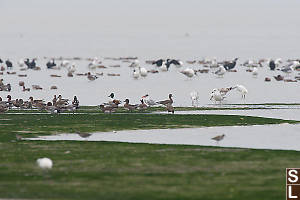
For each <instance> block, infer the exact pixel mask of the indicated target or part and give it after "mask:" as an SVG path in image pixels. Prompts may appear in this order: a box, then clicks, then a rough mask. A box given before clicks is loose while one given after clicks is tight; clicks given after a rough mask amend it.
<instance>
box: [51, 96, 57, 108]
mask: <svg viewBox="0 0 300 200" xmlns="http://www.w3.org/2000/svg"><path fill="white" fill-rule="evenodd" d="M56 102H57V97H56V95H54V97H53V99H52V105H54V106H56Z"/></svg>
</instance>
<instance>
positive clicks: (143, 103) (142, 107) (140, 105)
mask: <svg viewBox="0 0 300 200" xmlns="http://www.w3.org/2000/svg"><path fill="white" fill-rule="evenodd" d="M140 101H141V104H139V106H138V108H139V110H146V109H147V108H148V105H147V104H145V102H144V99H141V100H140Z"/></svg>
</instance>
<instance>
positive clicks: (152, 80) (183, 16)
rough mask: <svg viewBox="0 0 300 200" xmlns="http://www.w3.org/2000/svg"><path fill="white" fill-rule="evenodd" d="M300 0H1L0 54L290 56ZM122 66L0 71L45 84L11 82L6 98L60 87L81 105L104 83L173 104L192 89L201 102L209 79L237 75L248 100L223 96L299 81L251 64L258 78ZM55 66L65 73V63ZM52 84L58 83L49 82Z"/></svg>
mask: <svg viewBox="0 0 300 200" xmlns="http://www.w3.org/2000/svg"><path fill="white" fill-rule="evenodd" d="M299 6H300V1H297V0H289V1H279V0H253V1H239V0H227V1H222V0H212V1H204V0H189V1H178V0H172V1H171V0H153V1H144V0H128V1H121V0H113V1H102V0H100V1H96V0H86V1H79V0H72V1H71V0H67V1H59V0H51V1H47V0H44V1H40V0H28V1H22V0H0V8H1V12H0V24H1V31H0V57H2V58H8V57H9V58H12V59H13V60H14V61H17V60H18V59H19V58H23V57H27V56H29V57H33V56H34V57H36V56H37V57H40V58H41V57H42V56H48V57H50V56H71V57H73V56H82V57H94V56H98V57H99V58H103V57H105V56H113V57H118V56H138V57H139V58H140V59H141V61H144V60H145V59H155V58H161V57H176V58H179V59H182V60H187V59H201V58H203V57H214V56H216V57H217V58H218V59H223V58H227V59H231V58H234V57H240V58H241V59H245V58H262V57H265V58H270V57H273V58H277V57H281V58H298V56H299V41H300V34H299V30H300V20H299V19H300V12H299ZM38 62H39V63H40V64H41V63H42V64H44V63H45V61H44V60H39V61H38ZM141 63H144V62H141ZM78 65H79V66H78V68H79V70H78V71H79V72H80V71H81V72H86V71H87V68H86V65H87V63H78ZM43 66H44V65H43ZM126 66H127V64H122V68H121V69H113V70H112V69H110V70H107V72H112V71H114V72H116V73H118V72H121V77H119V78H117V77H107V76H106V77H104V78H101V79H103V80H100V79H98V80H97V81H95V82H88V81H87V79H86V78H83V77H75V78H74V79H66V78H63V79H53V78H50V77H49V75H50V74H54V72H52V71H47V72H45V71H46V70H43V71H40V72H30V76H29V77H27V78H23V79H21V78H17V79H16V78H15V76H8V75H6V76H5V77H4V79H5V81H6V82H11V83H12V84H13V86H14V87H16V85H17V84H18V81H19V80H25V83H26V84H27V86H29V87H30V86H31V85H32V84H39V85H41V86H42V87H44V88H47V89H45V90H43V91H39V92H37V91H32V92H30V93H24V92H22V91H21V89H20V88H18V89H14V90H13V91H12V95H13V97H15V98H16V97H22V98H28V97H29V96H34V97H36V98H44V99H46V100H50V99H51V96H52V95H53V94H58V93H60V94H63V95H64V96H65V97H68V98H71V97H72V96H73V95H78V96H79V97H80V100H81V103H82V104H88V105H95V104H98V103H99V102H103V101H106V100H107V95H108V94H109V93H110V92H112V91H114V92H116V93H117V94H118V95H117V97H118V98H121V99H122V98H124V99H125V97H130V98H133V99H135V100H134V102H133V103H137V102H138V98H140V97H141V95H144V94H145V93H150V94H151V95H152V97H153V98H154V99H156V100H158V99H165V98H166V96H167V94H168V93H173V94H174V95H175V103H176V105H190V100H189V93H190V92H191V91H192V90H197V91H199V92H200V94H201V96H200V103H201V104H206V103H210V101H209V93H210V91H211V90H212V89H213V88H219V87H223V86H232V85H235V84H238V83H239V84H243V85H245V86H246V87H247V88H248V90H249V95H248V97H247V100H246V101H241V99H240V96H238V95H237V94H233V95H232V96H231V97H230V98H229V99H228V103H263V102H292V103H294V102H298V100H299V98H300V93H299V86H298V84H299V83H282V82H275V81H274V80H272V82H271V83H264V82H263V79H264V77H265V76H267V75H268V76H272V75H277V72H269V71H267V69H263V70H262V71H260V74H259V76H258V78H257V79H253V77H252V76H251V74H249V73H246V72H244V71H242V70H240V72H238V73H230V74H226V76H225V78H223V79H218V78H216V77H214V76H213V75H212V74H209V75H200V76H199V77H196V78H195V79H193V80H190V81H188V80H186V78H185V77H183V75H181V74H179V73H178V72H177V71H178V70H177V69H172V70H171V72H169V73H160V74H158V75H149V76H148V77H147V78H146V79H144V80H139V81H136V80H133V79H132V78H131V76H130V75H131V72H130V70H131V69H129V68H127V67H126ZM146 67H147V68H150V66H146ZM195 68H199V67H198V66H195ZM28 73H29V72H28ZM55 73H57V74H62V75H64V77H66V71H61V72H55ZM74 80H75V81H74ZM51 85H57V86H58V87H59V90H58V91H50V90H49V88H50V86H51ZM1 95H2V94H1ZM122 100H123V99H122Z"/></svg>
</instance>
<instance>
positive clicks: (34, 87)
mask: <svg viewBox="0 0 300 200" xmlns="http://www.w3.org/2000/svg"><path fill="white" fill-rule="evenodd" d="M32 89H34V90H42V89H43V88H42V87H41V86H39V85H32Z"/></svg>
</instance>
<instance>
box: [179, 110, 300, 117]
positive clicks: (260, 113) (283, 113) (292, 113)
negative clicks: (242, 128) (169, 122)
mask: <svg viewBox="0 0 300 200" xmlns="http://www.w3.org/2000/svg"><path fill="white" fill-rule="evenodd" d="M175 114H195V115H196V114H215V115H245V116H255V117H266V118H277V119H285V120H300V109H252V110H201V111H177V112H176V113H175Z"/></svg>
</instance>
